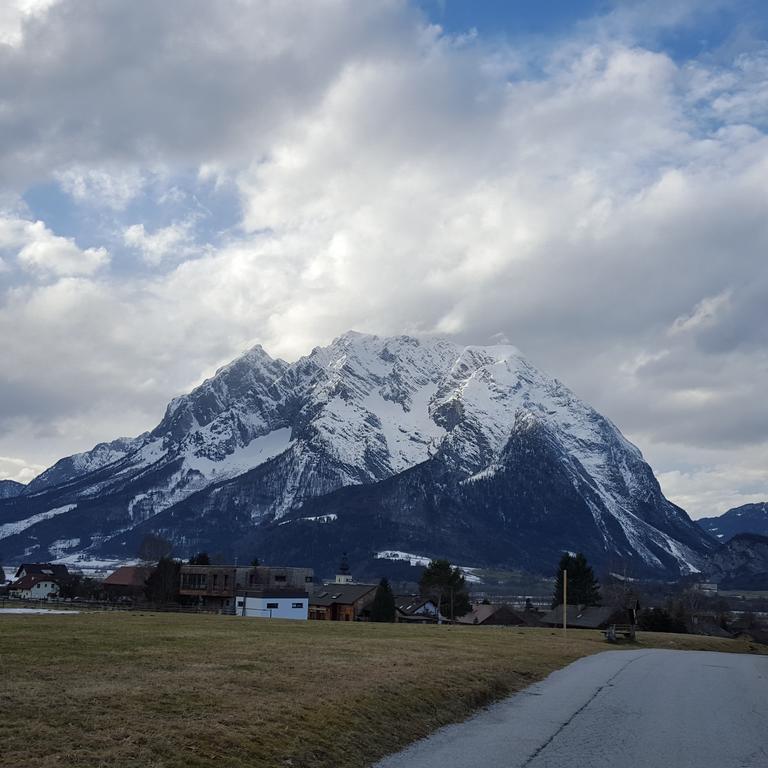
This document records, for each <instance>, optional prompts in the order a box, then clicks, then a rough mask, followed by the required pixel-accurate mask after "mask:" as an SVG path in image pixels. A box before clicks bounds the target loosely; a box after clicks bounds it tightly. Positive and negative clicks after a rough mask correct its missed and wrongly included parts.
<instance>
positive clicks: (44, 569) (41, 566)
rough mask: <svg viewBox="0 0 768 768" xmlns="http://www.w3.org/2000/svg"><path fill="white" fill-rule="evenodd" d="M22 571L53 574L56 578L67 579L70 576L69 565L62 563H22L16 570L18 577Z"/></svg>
mask: <svg viewBox="0 0 768 768" xmlns="http://www.w3.org/2000/svg"><path fill="white" fill-rule="evenodd" d="M22 571H24V573H26V574H30V573H40V574H43V575H44V576H48V577H51V576H53V577H54V578H56V579H66V578H67V577H68V576H69V571H68V570H67V566H66V565H62V564H61V563H22V564H21V565H20V566H19V567H18V569H17V570H16V578H17V579H18V578H19V577H20V576H21V572H22Z"/></svg>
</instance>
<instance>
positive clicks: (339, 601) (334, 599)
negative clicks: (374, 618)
mask: <svg viewBox="0 0 768 768" xmlns="http://www.w3.org/2000/svg"><path fill="white" fill-rule="evenodd" d="M376 589H377V585H376V584H356V583H355V581H354V579H353V578H352V574H351V573H350V570H349V563H348V562H347V555H346V553H345V554H344V556H343V557H342V559H341V565H340V566H339V572H338V573H337V574H336V579H335V580H334V581H332V582H330V583H326V584H323V586H322V587H318V589H317V591H316V592H315V593H314V594H313V595H312V596H311V597H310V598H309V618H310V619H315V620H318V621H358V620H359V619H363V618H367V615H368V607H369V606H370V604H371V603H372V602H373V598H374V597H375V596H376Z"/></svg>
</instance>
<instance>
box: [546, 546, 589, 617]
mask: <svg viewBox="0 0 768 768" xmlns="http://www.w3.org/2000/svg"><path fill="white" fill-rule="evenodd" d="M563 571H567V572H568V597H567V599H568V605H600V583H599V582H598V580H597V579H596V578H595V574H594V571H593V570H592V567H591V566H590V565H589V563H587V558H586V557H584V555H582V554H581V552H579V553H578V554H577V555H571V554H569V553H567V552H566V553H565V554H564V555H563V556H562V557H561V558H560V563H559V564H558V566H557V581H556V582H555V591H554V592H553V594H552V607H553V608H554V607H555V606H558V605H560V604H561V603H562V602H563Z"/></svg>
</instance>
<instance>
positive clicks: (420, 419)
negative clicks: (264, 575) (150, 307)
mask: <svg viewBox="0 0 768 768" xmlns="http://www.w3.org/2000/svg"><path fill="white" fill-rule="evenodd" d="M526 457H527V458H526ZM56 466H57V467H58V469H57V471H56V472H52V471H51V470H49V471H48V472H47V473H45V477H44V481H43V482H40V483H38V484H37V487H36V488H35V491H36V495H34V499H33V497H32V496H30V495H29V494H28V493H27V492H25V493H24V494H23V496H22V498H24V499H28V502H26V501H25V502H24V503H25V504H26V503H28V504H29V512H30V515H31V518H30V519H32V520H33V521H35V522H31V523H30V524H29V525H28V526H27V527H23V528H22V529H20V528H19V527H18V526H17V525H16V524H15V523H14V526H13V527H12V528H8V529H7V530H8V531H14V533H13V537H14V541H15V542H16V545H15V546H17V548H18V551H19V552H20V553H22V552H26V551H27V550H28V549H29V548H30V547H33V548H34V547H43V546H48V549H47V551H46V553H42V552H41V556H43V554H45V556H46V557H48V556H51V557H52V556H53V551H54V549H56V548H57V547H58V548H59V549H61V548H62V547H64V544H60V543H59V544H57V543H56V542H70V543H69V544H68V545H67V546H68V547H69V548H70V549H72V550H73V551H81V550H83V549H85V550H87V551H89V552H98V554H99V555H104V554H116V553H119V552H120V551H124V550H125V548H126V547H129V546H131V544H130V542H131V541H132V537H133V538H135V537H139V536H140V534H141V532H142V531H148V530H151V531H154V532H159V533H161V535H164V536H168V537H171V538H173V539H174V540H176V541H177V542H178V543H179V546H183V548H184V549H185V551H186V549H189V548H194V547H198V548H200V549H205V548H215V549H221V548H222V547H225V548H228V549H229V550H232V549H233V548H234V547H235V544H236V542H237V541H239V540H240V539H241V538H242V537H247V536H251V535H255V534H254V533H253V532H254V531H256V530H262V528H261V526H269V525H270V524H275V525H277V526H278V527H279V526H280V525H281V524H282V523H283V522H285V523H287V522H289V521H290V520H292V516H295V515H302V514H303V512H302V510H303V509H304V507H305V505H308V504H312V505H315V506H316V505H317V504H321V505H322V503H324V502H321V501H320V500H322V499H325V498H328V499H329V501H328V503H329V504H331V503H334V504H335V502H332V501H331V497H333V498H335V496H334V494H336V493H337V492H339V493H341V491H342V490H343V489H345V488H349V487H352V486H364V487H370V488H371V489H372V491H371V492H372V493H374V494H376V493H381V494H384V495H383V496H377V498H378V499H380V500H381V503H384V501H383V500H384V499H386V498H387V497H386V494H387V493H390V492H395V491H390V490H387V489H398V488H400V486H401V482H402V483H403V484H407V483H408V482H410V480H409V479H408V478H411V477H415V476H417V475H418V476H421V475H420V474H419V473H420V472H421V470H418V468H419V467H422V468H426V467H431V468H432V469H424V470H423V471H424V477H423V481H424V483H427V482H428V483H432V484H434V487H435V489H436V490H435V492H434V493H435V495H434V496H433V497H432V500H431V501H429V503H427V502H426V501H425V502H424V504H425V506H424V507H423V508H421V507H419V508H418V509H417V508H411V507H410V506H409V505H411V504H412V500H413V499H415V498H418V497H419V493H421V492H422V491H419V493H416V495H415V496H414V493H413V492H412V489H411V490H407V491H406V490H403V491H397V494H401V495H397V496H396V497H393V498H392V499H391V500H389V501H387V502H386V504H387V505H388V506H386V509H382V510H381V512H380V517H379V518H378V519H379V520H380V521H382V520H385V519H389V516H390V515H394V516H395V518H397V519H399V520H400V522H399V523H397V525H395V523H394V522H393V521H390V523H388V524H387V525H390V528H387V530H390V529H391V530H395V529H396V528H397V529H398V530H399V528H398V526H400V525H404V526H405V527H406V528H407V527H408V525H410V524H411V522H413V524H414V525H416V524H417V520H418V519H420V516H421V515H423V514H427V512H426V511H425V510H432V511H431V512H429V514H430V515H437V517H436V518H435V519H434V520H433V523H432V524H434V525H436V526H438V527H439V528H441V530H444V531H446V532H447V531H454V532H455V533H456V535H457V536H458V537H459V539H460V540H463V539H465V538H466V536H468V535H470V534H471V532H472V530H473V525H474V523H475V521H474V520H473V519H470V518H468V519H466V520H461V517H462V514H463V513H462V511H461V509H460V508H456V509H454V508H453V507H452V506H451V505H452V504H453V503H454V502H453V501H451V500H450V499H449V498H448V497H447V496H445V494H446V493H447V494H449V495H450V494H453V496H452V498H454V499H455V498H457V496H456V494H457V493H459V492H458V490H457V489H458V488H460V487H464V486H462V483H469V485H472V483H471V482H470V481H473V480H477V481H482V482H481V484H480V485H479V486H477V487H478V488H479V489H480V490H479V491H478V493H480V492H482V493H485V492H486V491H484V490H483V489H487V488H489V487H491V486H493V487H496V488H497V491H494V492H493V493H492V494H491V496H490V501H489V500H488V499H485V500H483V501H482V502H481V501H480V500H479V499H478V498H477V497H472V498H469V497H467V500H466V504H467V510H469V509H474V508H475V507H474V506H473V505H475V504H479V505H480V506H479V507H477V509H478V510H483V509H484V510H486V512H487V505H488V504H491V505H501V506H502V508H503V509H502V510H500V511H499V514H501V517H500V518H498V519H500V520H502V521H503V520H509V519H512V518H510V517H509V516H510V515H512V516H514V515H515V514H518V515H523V516H525V515H529V514H532V515H533V516H534V519H539V518H541V519H544V518H542V517H541V516H542V515H544V517H546V518H547V519H549V518H550V517H552V516H553V515H554V516H558V515H559V516H560V517H559V522H558V527H561V528H562V529H563V531H568V530H569V526H570V527H572V526H574V525H577V526H578V527H579V528H580V530H581V533H580V534H579V536H580V537H583V536H584V535H586V533H585V532H586V531H590V532H591V533H590V535H593V536H594V537H596V539H595V541H596V543H595V546H594V547H593V548H592V549H591V550H590V551H594V552H597V553H599V552H609V551H617V552H621V553H624V554H623V555H622V556H625V557H629V558H632V559H633V561H635V562H637V563H639V564H641V565H642V567H643V568H645V569H647V570H651V571H653V570H655V571H656V572H668V571H669V570H670V569H673V568H679V569H681V570H686V569H687V570H691V569H694V568H695V567H696V565H695V563H696V557H697V555H696V552H697V551H698V550H700V549H702V548H706V547H707V546H709V543H708V542H709V540H708V539H707V537H706V536H705V535H704V534H703V533H701V532H700V531H699V529H698V528H697V527H696V526H693V525H692V524H691V522H690V520H688V518H687V517H685V515H684V513H682V512H681V511H680V510H678V509H677V508H676V507H674V506H673V505H671V504H670V503H669V502H667V500H666V499H664V497H663V495H662V494H661V490H660V488H659V486H658V483H657V482H656V480H655V478H654V476H653V473H652V471H651V469H650V467H648V465H647V464H645V462H644V461H643V459H642V456H641V454H640V452H639V451H638V450H637V449H636V448H635V447H634V446H632V445H631V444H630V443H629V442H628V441H626V440H625V438H624V437H623V436H622V435H621V433H620V432H619V431H618V429H617V428H616V427H615V426H614V425H613V424H612V423H611V422H610V421H608V420H607V419H605V418H604V417H603V416H601V415H600V414H598V413H597V412H596V411H595V410H594V409H593V408H591V407H590V406H589V405H588V404H586V403H584V402H583V401H581V400H580V399H579V398H578V397H576V395H575V394H574V393H573V392H571V391H570V390H569V389H567V388H566V387H565V386H563V385H562V384H560V383H559V382H558V381H557V380H555V379H553V378H551V377H549V376H547V375H546V374H544V373H542V372H541V371H539V370H538V369H536V368H535V367H534V366H533V365H531V364H530V363H529V362H528V361H527V360H525V358H523V357H522V355H521V354H520V352H519V350H518V349H517V348H516V347H514V346H512V345H510V344H507V343H504V344H492V345H460V344H457V343H455V342H453V341H451V340H449V339H445V338H441V337H424V338H414V337H412V336H405V335H403V336H376V335H373V334H366V333H360V332H357V331H349V332H347V333H345V334H343V335H341V336H339V337H337V338H336V339H334V341H333V342H332V343H331V344H329V345H328V346H325V347H316V348H315V349H313V350H312V352H311V353H310V354H309V355H307V356H305V357H302V358H300V359H299V360H297V361H296V362H294V363H286V362H284V361H282V360H276V359H273V358H272V357H271V356H270V355H269V354H268V353H267V352H266V351H265V350H264V349H263V348H262V347H261V346H260V345H256V346H254V347H252V348H251V349H249V350H247V351H246V352H245V353H244V354H242V355H241V356H240V357H238V358H236V359H235V360H233V361H232V362H231V363H229V364H227V365H225V366H222V367H221V368H219V370H218V371H217V372H216V374H215V375H214V376H212V377H211V378H209V379H206V380H205V381H204V382H203V383H202V384H200V385H199V386H198V387H195V389H193V390H192V391H191V392H190V393H189V394H187V395H182V396H180V397H177V398H174V400H172V401H171V403H170V404H169V406H168V408H167V410H166V413H165V416H164V417H163V419H162V421H161V422H160V424H159V425H158V426H157V427H156V428H155V429H154V430H153V431H152V432H151V433H149V434H145V435H142V436H140V437H138V438H134V439H132V440H126V441H120V442H116V443H114V444H108V445H104V446H101V447H97V449H94V451H91V452H87V453H85V454H81V455H79V456H78V457H70V458H69V459H64V460H62V461H61V462H59V464H57V465H56ZM417 470H418V471H417ZM411 473H416V475H413V474H411ZM521 473H522V474H523V475H528V476H530V477H533V476H536V478H537V480H536V483H537V484H535V485H534V486H530V485H527V484H526V482H524V480H525V478H523V477H521V476H519V475H520V474H521ZM547 476H551V477H553V478H554V477H556V478H557V483H556V485H555V486H553V488H551V489H549V490H548V491H547V493H546V494H545V496H546V503H545V504H544V507H543V508H542V507H541V505H539V506H536V505H535V504H534V503H533V502H534V500H535V494H536V493H538V492H542V493H543V490H542V489H543V488H544V486H543V485H541V484H542V483H544V484H546V482H547V481H546V480H545V478H546V477H547ZM469 485H467V488H469ZM403 487H405V485H404V486H403ZM419 487H420V488H422V490H423V488H424V487H426V486H423V485H422V486H419ZM378 488H381V489H382V490H381V491H380V492H379V491H378V490H374V489H378ZM537 488H538V491H537V490H536V489H537ZM462 493H463V492H462ZM467 493H469V491H467ZM542 498H543V497H542ZM313 500H315V501H313ZM8 503H9V502H8ZM377 503H379V502H377ZM558 505H561V507H562V508H561V509H560V508H559V507H558ZM18 509H19V507H18V506H17V507H14V512H13V514H14V515H16V514H18ZM74 509H77V510H78V511H77V512H74V511H73V510H74ZM344 509H345V510H346V511H347V512H350V509H349V508H347V507H345V508H344ZM355 509H356V508H353V509H352V511H351V512H350V514H352V513H354V514H357V512H355V511H354V510H355ZM407 509H411V512H409V513H408V514H410V515H412V516H413V520H412V521H411V522H409V521H407V520H405V519H403V515H404V514H406V512H405V510H407ZM449 509H450V510H452V511H450V514H449V512H448V510H449ZM542 509H543V510H545V511H546V514H545V512H544V511H542ZM62 510H63V511H62ZM83 510H88V512H87V513H86V512H85V511H83ZM398 510H399V511H398ZM441 510H442V511H441ZM568 510H575V511H574V512H573V514H574V515H576V517H573V519H571V514H570V513H569V512H568ZM576 510H577V511H578V513H577V511H576ZM52 511H55V512H56V515H55V518H56V521H57V522H56V523H54V522H53V521H52V520H51V519H49V518H48V517H46V515H48V514H49V513H52ZM358 512H359V510H358ZM486 512H483V513H482V514H483V515H486ZM0 513H2V506H1V505H0ZM329 514H332V515H335V516H341V515H342V512H340V511H337V510H336V509H335V507H334V511H333V512H332V513H329ZM467 514H470V513H469V512H467ZM478 514H480V513H479V512H478ZM494 514H496V513H495V512H494ZM40 515H42V517H40ZM443 515H449V517H450V518H451V519H455V520H456V521H457V522H456V523H455V524H454V523H450V521H449V520H448V519H447V518H446V519H444V518H443V517H442V516H443ZM310 517H311V516H310ZM14 519H17V518H14ZM69 519H72V520H77V521H78V522H77V523H76V524H75V523H73V524H72V525H73V526H74V528H73V529H69V528H68V529H67V530H66V531H64V532H65V533H66V534H67V535H66V536H65V535H64V533H63V532H60V533H59V534H57V537H56V539H55V540H54V539H50V540H49V544H48V545H46V544H45V541H46V540H47V539H46V536H47V535H48V534H46V533H45V531H47V530H49V529H50V530H61V529H63V528H64V527H65V523H66V521H67V520H69ZM327 519H329V520H330V519H331V518H330V517H329V518H327ZM333 519H336V518H335V517H334V518H333ZM362 519H363V518H362V517H361V518H359V519H358V518H355V521H357V522H355V521H352V522H350V526H351V527H349V530H353V529H355V526H356V525H358V524H362V523H360V521H361V520H362ZM36 521H39V522H36ZM88 521H90V522H88ZM441 521H442V522H441ZM0 523H2V518H0ZM419 525H421V523H419ZM504 525H506V523H504ZM41 526H42V527H41ZM392 526H394V527H392ZM457 526H458V527H457ZM585 526H586V527H585ZM385 527H386V526H385ZM0 530H2V528H0ZM281 530H283V529H281ZM284 530H285V532H286V535H287V534H288V533H289V528H285V529H284ZM459 530H462V531H463V533H461V534H460V535H459ZM22 531H23V533H22ZM227 531H228V532H229V533H227V534H226V536H228V537H229V539H228V541H226V542H224V541H222V536H224V535H225V533H224V532H227ZM553 531H554V534H553V533H550V534H547V535H556V536H560V533H558V532H557V527H556V528H554V529H553ZM508 532H509V533H510V535H511V532H512V529H509V531H508ZM51 535H53V534H51ZM361 535H362V532H361ZM446 535H447V534H446ZM489 535H490V534H489ZM393 536H394V534H393ZM579 540H581V539H579ZM435 541H437V539H435ZM563 541H564V540H563ZM71 542H74V543H71ZM379 544H381V545H382V546H381V547H379V548H380V549H385V548H387V547H389V548H394V549H399V550H403V551H415V550H408V549H407V548H406V547H407V542H403V541H399V542H398V541H394V540H391V541H387V542H384V541H382V542H377V544H376V546H378V545H379ZM395 545H397V546H395ZM51 547H53V549H51ZM4 548H5V545H4ZM570 548H571V549H572V548H573V547H572V546H570ZM491 549H492V550H493V551H494V552H496V551H497V549H496V548H495V547H491ZM513 550H514V551H519V550H518V549H515V548H512V549H510V551H513ZM62 551H64V550H62ZM66 551H67V552H69V549H67V550H66ZM368 551H370V547H368ZM478 551H479V550H478ZM489 551H490V550H489ZM425 554H427V555H436V556H437V555H439V554H440V553H439V552H438V551H430V552H427V553H425ZM489 557H490V555H489ZM494 557H496V555H494ZM507 565H512V563H507Z"/></svg>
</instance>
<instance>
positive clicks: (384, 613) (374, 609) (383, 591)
mask: <svg viewBox="0 0 768 768" xmlns="http://www.w3.org/2000/svg"><path fill="white" fill-rule="evenodd" d="M394 620H395V596H394V595H393V594H392V587H390V586H389V581H388V580H387V579H382V580H381V581H380V582H379V587H378V589H377V590H376V595H375V597H374V598H373V602H372V603H371V621H388V622H393V621H394Z"/></svg>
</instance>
